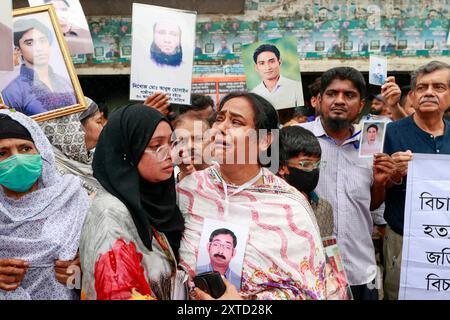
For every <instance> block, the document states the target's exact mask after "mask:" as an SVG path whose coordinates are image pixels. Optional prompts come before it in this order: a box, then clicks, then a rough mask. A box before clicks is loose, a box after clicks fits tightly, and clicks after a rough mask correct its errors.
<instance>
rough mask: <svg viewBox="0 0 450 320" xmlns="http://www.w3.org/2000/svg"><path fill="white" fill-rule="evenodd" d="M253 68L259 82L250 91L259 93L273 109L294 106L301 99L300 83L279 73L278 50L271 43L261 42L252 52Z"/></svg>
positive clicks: (280, 61) (279, 56)
mask: <svg viewBox="0 0 450 320" xmlns="http://www.w3.org/2000/svg"><path fill="white" fill-rule="evenodd" d="M253 61H254V62H255V70H256V71H257V72H258V74H259V76H260V78H261V80H262V81H261V83H260V84H259V85H258V86H256V87H255V88H254V89H253V90H251V92H253V93H256V94H259V95H260V96H262V97H263V98H266V99H267V100H268V101H269V102H270V103H272V104H273V105H274V107H275V109H287V108H294V107H297V106H299V105H300V103H301V101H303V92H302V84H301V82H299V81H295V80H291V79H288V78H285V77H283V76H282V75H281V74H280V68H281V63H282V60H281V55H280V50H278V48H277V47H276V46H274V45H272V44H262V45H260V46H259V47H258V48H257V49H256V50H255V52H254V53H253Z"/></svg>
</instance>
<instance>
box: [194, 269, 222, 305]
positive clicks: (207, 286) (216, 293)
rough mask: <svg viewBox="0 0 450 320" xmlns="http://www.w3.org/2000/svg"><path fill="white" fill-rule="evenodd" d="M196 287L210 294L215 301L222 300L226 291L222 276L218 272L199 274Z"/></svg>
mask: <svg viewBox="0 0 450 320" xmlns="http://www.w3.org/2000/svg"><path fill="white" fill-rule="evenodd" d="M194 283H195V286H196V287H197V288H199V289H201V290H202V291H204V292H206V293H208V294H209V295H210V296H211V297H213V298H214V299H217V298H220V297H221V296H222V295H223V294H224V293H225V290H226V287H225V283H224V282H223V279H222V276H221V275H220V273H219V272H217V271H209V272H203V273H200V274H198V275H197V276H196V277H195V278H194Z"/></svg>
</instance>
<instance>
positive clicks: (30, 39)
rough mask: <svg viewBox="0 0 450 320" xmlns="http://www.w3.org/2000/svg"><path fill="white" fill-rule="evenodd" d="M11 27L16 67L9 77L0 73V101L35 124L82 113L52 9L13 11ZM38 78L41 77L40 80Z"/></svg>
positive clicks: (81, 99)
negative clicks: (34, 121)
mask: <svg viewBox="0 0 450 320" xmlns="http://www.w3.org/2000/svg"><path fill="white" fill-rule="evenodd" d="M13 28H14V31H15V35H16V34H17V35H16V36H15V37H14V42H15V43H14V46H15V55H16V56H15V64H18V65H16V68H15V69H16V70H15V71H13V72H12V73H13V74H12V73H11V72H6V73H1V74H0V90H1V91H0V93H1V94H0V102H1V103H4V104H5V105H6V106H7V107H9V108H14V109H16V110H17V111H18V112H22V113H25V114H27V115H29V116H31V117H32V118H33V119H34V120H36V121H45V120H49V119H54V118H59V117H63V116H66V115H69V114H72V113H76V112H80V111H82V110H85V109H86V108H87V106H86V102H85V99H84V95H83V91H82V89H81V86H80V83H79V80H78V76H77V74H76V72H75V68H74V66H73V63H72V59H71V56H70V53H69V50H68V47H67V44H66V41H65V39H64V35H63V33H62V31H61V29H60V26H59V22H58V18H57V16H56V12H55V9H54V7H53V6H52V5H43V6H37V7H31V8H21V9H16V10H14V11H13ZM17 29H18V30H20V32H18V31H17ZM46 32H47V33H46ZM19 37H20V38H19ZM36 40H37V41H36ZM37 50H39V51H37ZM30 52H32V53H30ZM36 52H39V54H38V57H37V59H36V57H35V53H36ZM39 75H44V76H43V77H42V79H43V80H41V78H40V77H39ZM5 77H7V79H6V80H5ZM44 78H45V79H44ZM47 93H48V94H47Z"/></svg>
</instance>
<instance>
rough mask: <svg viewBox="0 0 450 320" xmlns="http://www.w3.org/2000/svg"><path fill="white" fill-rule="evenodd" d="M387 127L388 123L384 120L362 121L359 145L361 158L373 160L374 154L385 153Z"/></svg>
mask: <svg viewBox="0 0 450 320" xmlns="http://www.w3.org/2000/svg"><path fill="white" fill-rule="evenodd" d="M386 125H387V122H386V121H383V120H377V121H374V120H364V121H362V123H361V129H362V134H361V141H360V144H359V157H360V158H371V157H373V155H374V154H376V153H382V152H383V146H384V137H385V134H386Z"/></svg>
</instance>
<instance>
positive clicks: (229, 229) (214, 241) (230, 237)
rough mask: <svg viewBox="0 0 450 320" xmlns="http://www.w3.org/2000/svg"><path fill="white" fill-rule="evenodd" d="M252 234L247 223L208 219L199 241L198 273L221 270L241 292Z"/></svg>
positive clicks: (204, 223)
mask: <svg viewBox="0 0 450 320" xmlns="http://www.w3.org/2000/svg"><path fill="white" fill-rule="evenodd" d="M248 236H249V226H248V225H247V224H242V223H241V224H234V223H229V222H226V221H220V220H214V219H208V218H206V219H205V220H204V222H203V230H202V235H201V238H200V244H199V251H198V257H197V266H196V272H197V274H200V273H203V272H209V271H217V272H219V273H220V274H221V275H223V276H224V277H225V279H227V280H228V281H229V282H231V283H232V284H233V285H234V286H235V287H236V289H237V290H238V291H239V289H240V287H241V275H242V268H243V264H244V255H245V248H246V246H247V241H248Z"/></svg>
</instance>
